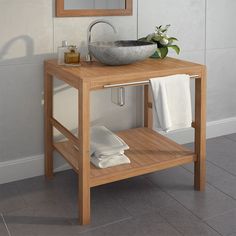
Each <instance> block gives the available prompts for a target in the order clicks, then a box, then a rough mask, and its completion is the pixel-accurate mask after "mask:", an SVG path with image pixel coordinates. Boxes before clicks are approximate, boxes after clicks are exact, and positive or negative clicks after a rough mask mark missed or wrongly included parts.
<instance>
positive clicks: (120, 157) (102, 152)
mask: <svg viewBox="0 0 236 236" xmlns="http://www.w3.org/2000/svg"><path fill="white" fill-rule="evenodd" d="M90 136H91V140H90V154H91V162H92V163H93V164H94V165H95V166H97V167H99V168H107V167H111V166H117V165H121V164H128V163H130V160H129V158H128V157H127V156H125V155H124V150H127V149H129V146H128V145H127V144H126V143H125V142H124V141H123V140H122V139H121V138H120V137H118V136H117V135H115V134H114V133H112V132H111V131H110V130H109V129H107V128H106V127H104V126H94V127H92V128H91V134H90Z"/></svg>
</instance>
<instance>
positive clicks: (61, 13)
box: [56, 0, 132, 17]
mask: <svg viewBox="0 0 236 236" xmlns="http://www.w3.org/2000/svg"><path fill="white" fill-rule="evenodd" d="M56 15H57V16H58V17H66V16H68V17H70V16H124V15H132V0H56Z"/></svg>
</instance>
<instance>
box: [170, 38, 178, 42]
mask: <svg viewBox="0 0 236 236" xmlns="http://www.w3.org/2000/svg"><path fill="white" fill-rule="evenodd" d="M168 39H169V40H171V41H172V42H173V41H178V39H177V38H174V37H170V38H168Z"/></svg>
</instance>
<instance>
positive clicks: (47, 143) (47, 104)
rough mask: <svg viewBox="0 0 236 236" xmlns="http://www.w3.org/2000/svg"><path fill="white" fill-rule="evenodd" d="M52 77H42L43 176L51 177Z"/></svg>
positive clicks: (47, 75) (46, 74)
mask: <svg viewBox="0 0 236 236" xmlns="http://www.w3.org/2000/svg"><path fill="white" fill-rule="evenodd" d="M52 115H53V76H52V75H50V74H48V73H47V71H45V75H44V149H45V150H44V152H45V161H44V167H45V176H46V177H47V178H49V179H50V178H52V177H53V127H52V124H51V117H52Z"/></svg>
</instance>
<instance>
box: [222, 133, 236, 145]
mask: <svg viewBox="0 0 236 236" xmlns="http://www.w3.org/2000/svg"><path fill="white" fill-rule="evenodd" d="M233 134H234V133H233ZM228 136H229V135H225V136H223V137H225V138H226V139H229V140H231V141H233V142H235V143H236V140H235V139H233V138H229V137H228Z"/></svg>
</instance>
